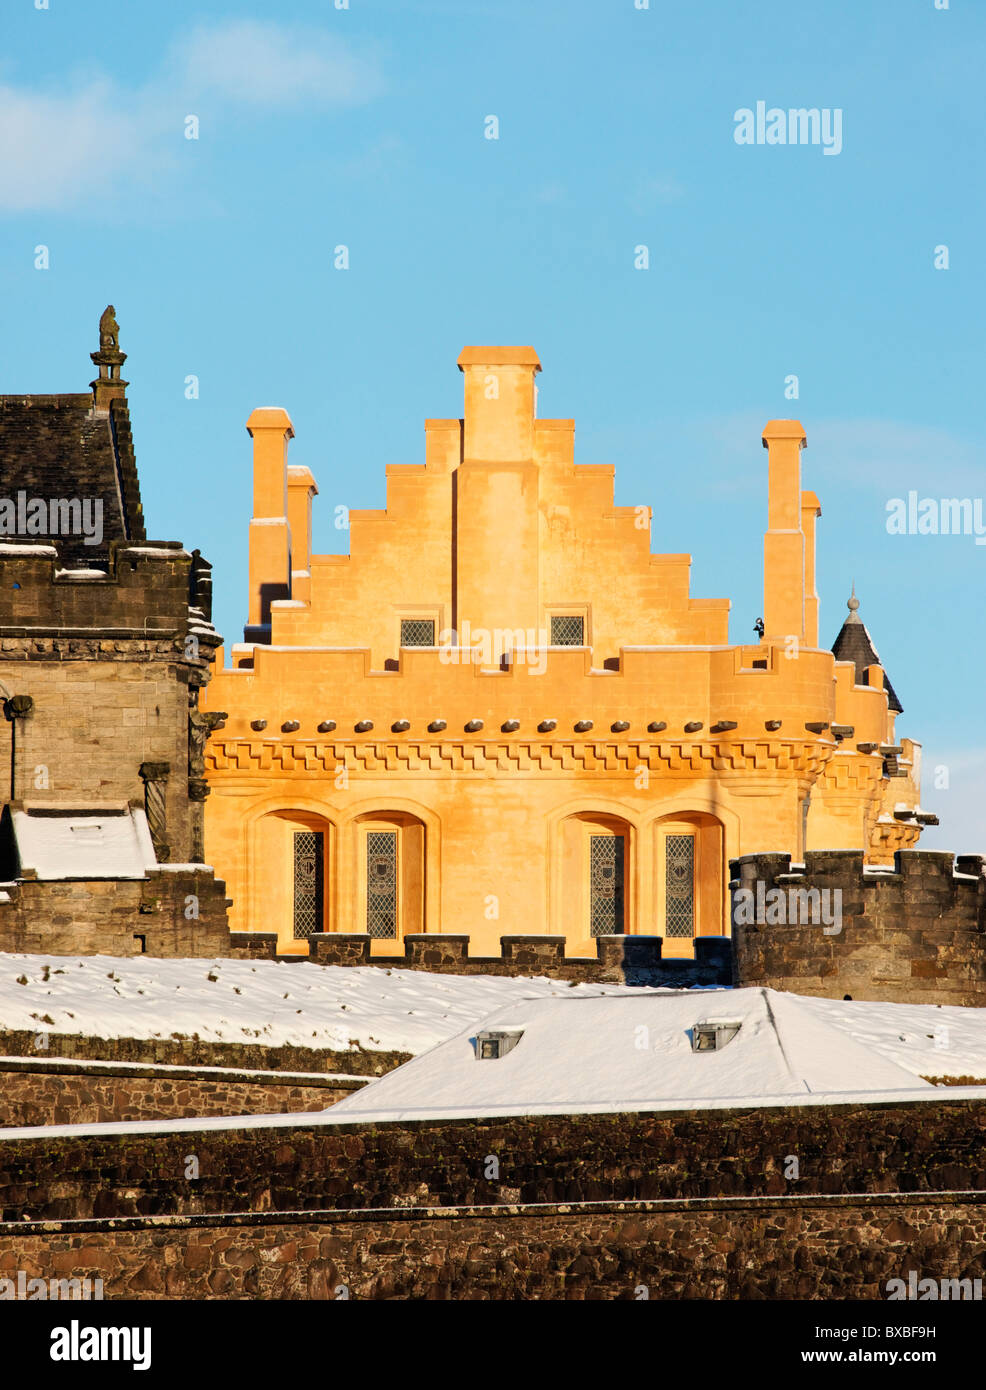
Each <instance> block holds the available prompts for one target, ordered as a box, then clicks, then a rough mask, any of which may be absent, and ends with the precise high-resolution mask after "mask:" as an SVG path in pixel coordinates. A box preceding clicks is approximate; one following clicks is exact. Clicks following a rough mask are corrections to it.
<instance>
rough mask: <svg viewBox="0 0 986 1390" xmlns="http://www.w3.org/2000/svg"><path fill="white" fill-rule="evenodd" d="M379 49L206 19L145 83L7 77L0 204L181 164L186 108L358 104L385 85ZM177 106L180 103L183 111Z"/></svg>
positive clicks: (67, 198)
mask: <svg viewBox="0 0 986 1390" xmlns="http://www.w3.org/2000/svg"><path fill="white" fill-rule="evenodd" d="M383 85H384V84H383V77H382V73H381V70H380V67H379V64H378V63H377V61H376V60H375V58H373V57H370V56H365V55H361V54H359V53H357V52H356V51H355V49H353V48H352V47H351V46H350V45H348V44H347V43H346V42H345V41H344V40H342V39H340V38H337V37H336V36H334V35H332V34H329V33H327V32H326V31H324V30H320V29H314V28H305V27H298V26H292V25H280V24H275V23H259V22H255V21H234V22H230V23H225V24H212V25H202V26H199V27H198V28H196V29H195V30H193V31H192V33H191V34H190V35H189V36H188V37H187V38H185V39H182V40H180V41H179V42H178V43H176V44H175V45H174V47H173V48H172V49H171V50H170V51H169V53H168V54H167V55H166V56H165V57H164V59H163V60H162V64H161V68H160V70H159V71H158V72H157V73H155V74H153V75H152V76H151V77H150V78H149V79H148V81H147V82H146V83H144V84H143V85H142V86H139V87H136V88H134V87H126V86H124V85H123V84H121V83H119V82H117V81H114V80H113V79H111V78H110V77H108V76H101V77H96V78H94V77H93V76H92V74H91V71H89V72H87V73H86V75H85V76H84V77H80V78H78V79H76V80H75V81H74V82H72V81H69V82H68V83H63V84H61V85H60V86H59V87H58V88H57V89H53V88H50V87H48V88H40V87H34V88H31V87H26V86H17V85H14V84H13V83H11V82H7V83H0V167H2V169H3V177H2V179H0V211H6V212H11V213H23V212H48V211H63V210H65V209H68V208H75V207H80V206H85V205H91V204H93V203H96V202H98V201H99V200H100V199H104V198H106V197H108V196H110V195H112V194H113V193H115V192H117V191H119V190H122V189H127V188H133V187H134V186H135V185H137V186H140V185H142V184H143V185H146V186H151V185H152V184H153V182H154V179H155V177H156V176H159V175H160V174H161V173H162V172H163V171H165V170H166V169H167V168H168V167H169V166H171V165H177V164H178V159H177V155H176V143H177V141H178V139H180V138H181V131H182V126H181V121H182V120H183V118H184V116H185V114H186V113H198V112H201V111H202V110H203V106H204V105H209V106H210V107H215V105H216V104H221V105H224V106H227V107H230V108H235V107H239V108H241V109H243V108H246V109H252V110H254V111H261V110H267V111H273V110H282V111H286V112H288V111H291V110H295V109H297V108H298V106H299V105H300V104H301V103H303V104H304V108H305V110H306V111H308V110H311V109H312V108H313V107H324V108H331V107H341V106H352V105H356V104H358V103H362V102H365V101H370V100H372V99H373V98H374V97H375V96H377V95H378V94H379V93H380V92H381V91H382V90H383ZM176 112H177V113H178V114H177V115H176Z"/></svg>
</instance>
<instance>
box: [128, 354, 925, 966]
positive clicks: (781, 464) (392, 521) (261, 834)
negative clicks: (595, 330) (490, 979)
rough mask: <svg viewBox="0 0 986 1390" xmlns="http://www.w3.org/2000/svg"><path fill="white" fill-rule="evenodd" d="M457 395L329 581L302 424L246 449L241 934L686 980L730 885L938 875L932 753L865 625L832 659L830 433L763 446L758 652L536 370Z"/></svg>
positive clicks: (235, 704)
mask: <svg viewBox="0 0 986 1390" xmlns="http://www.w3.org/2000/svg"><path fill="white" fill-rule="evenodd" d="M458 365H459V368H460V370H461V371H462V373H463V375H464V379H465V408H464V413H463V418H462V419H461V420H428V421H426V424H425V456H424V462H423V463H419V464H395V465H390V466H388V468H387V506H386V510H384V511H377V510H366V511H354V512H352V513H351V516H350V540H351V553H350V554H349V555H313V554H312V553H311V550H312V546H311V509H312V503H313V499H314V497H315V496H316V493H317V488H316V484H315V480H314V478H313V477H312V475H311V473H310V472H309V470H308V469H307V468H304V467H296V466H292V465H290V464H289V463H288V457H287V454H288V441H289V440H290V439H291V437H292V435H293V429H292V425H291V421H290V419H289V417H288V415H287V414H286V413H285V412H284V411H283V410H281V409H258V410H255V411H254V412H253V414H252V415H251V416H250V419H249V421H248V422H247V428H248V430H249V432H250V434H251V436H252V439H253V498H254V504H253V520H252V522H251V525H250V580H249V583H250V592H249V613H248V623H247V626H246V630H245V638H246V640H245V642H244V643H243V644H241V645H237V646H235V647H234V648H233V651H232V666H231V668H228V669H223V662H222V657H221V654H220V653H217V666H216V671H215V676H214V679H213V681H212V684H211V686H209V688H208V690H207V691H205V692H204V702H205V703H206V704H207V706H208V708H209V709H210V710H213V711H215V716H214V717H215V719H216V720H217V721H218V720H219V719H220V716H221V714H222V712H228V716H227V718H226V722H225V727H224V728H223V729H222V731H221V732H220V733H217V735H216V736H215V737H214V738H213V739H212V740H211V741H210V743H209V746H208V750H207V752H206V768H207V775H208V779H209V782H210V785H211V788H212V793H213V794H212V796H211V797H210V799H209V801H208V803H207V805H206V838H207V843H208V853H209V859H210V862H212V863H214V864H215V865H216V866H217V870H218V871H219V872H220V873H221V874H222V875H223V877H224V879H225V881H226V882H227V884H228V885H229V891H230V895H231V897H232V899H233V909H232V918H233V921H234V924H235V926H236V927H237V928H238V929H239V930H241V931H243V930H245V931H253V932H266V933H274V932H276V933H277V949H278V950H279V951H281V952H291V951H297V952H307V951H308V948H309V940H310V938H311V937H312V936H313V935H322V934H326V933H347V934H353V933H355V934H356V935H357V937H361V938H366V937H368V939H369V943H370V948H371V951H372V953H373V954H377V955H387V956H393V955H395V954H399V952H400V950H401V941H402V939H403V938H405V937H407V936H410V935H413V934H417V933H422V932H423V933H455V934H459V935H462V934H465V935H467V936H468V937H469V940H470V950H471V951H473V952H475V953H476V954H486V955H489V954H496V953H498V952H499V943H500V937H501V935H503V934H508V935H509V934H516V933H526V934H530V933H548V934H552V935H556V936H558V937H561V938H564V942H565V948H566V950H567V951H568V952H569V953H571V954H577V953H579V952H584V951H586V949H587V948H591V945H592V942H593V938H598V937H601V936H612V935H614V934H615V935H620V934H640V935H648V936H653V935H656V936H659V937H660V938H661V939H662V945H663V952H664V955H665V956H688V955H691V954H692V953H693V951H694V949H695V942H696V940H697V939H701V938H702V937H722V936H723V935H725V934H728V932H729V926H730V912H729V893H728V882H729V869H728V865H729V861H730V860H734V859H737V858H739V857H740V856H743V855H745V854H748V853H752V852H757V853H764V852H776V853H781V854H785V853H786V854H789V855H792V856H793V857H794V858H795V860H796V861H798V860H800V859H802V858H803V856H804V854H805V852H806V850H813V849H820V848H824V849H835V850H839V849H844V850H855V851H860V852H861V853H862V855H863V857H864V858H865V860H866V862H867V863H869V864H873V865H887V864H890V863H891V862H892V860H893V856H894V853H895V851H897V850H899V849H903V848H907V847H910V846H913V845H914V844H915V843H916V841H917V839H918V836H919V834H920V831H921V828H922V824H923V823H927V822H928V821H929V820H933V819H934V818H933V817H929V816H926V815H925V814H924V813H923V812H921V810H920V802H919V772H920V763H919V755H920V747H919V745H918V744H916V743H914V742H912V741H911V740H910V739H901V740H898V738H897V735H896V732H895V724H896V720H897V717H898V715H899V714H900V712H901V707H900V703H899V701H898V699H897V696H896V693H895V692H894V690H893V688H892V686H891V685H890V683H889V681H888V679H887V677H886V675H885V673H884V671H883V669H882V667H881V665H880V663H879V659H878V657H877V654H876V651H875V648H874V647H873V644H872V641H871V640H870V638H869V635H868V633H867V631H866V629H865V627H864V626H863V624H862V622H861V621H860V619H859V615H858V612H857V611H856V610H857V608H858V604H857V602H856V600H855V597H854V598H853V599H852V600H851V601H850V615H849V618H848V619H847V621H846V623H845V625H844V626H843V628H842V630H841V632H840V633H839V635H838V637H837V639H836V642H835V646H834V648H832V649H831V650H830V649H829V648H827V647H825V646H823V645H821V644H820V641H819V614H818V598H817V596H816V592H815V527H816V523H817V520H818V517H819V516H820V513H821V509H820V506H819V502H818V499H817V497H816V496H815V494H814V493H813V492H811V491H806V490H804V489H803V488H802V484H801V451H802V448H803V447H804V445H805V432H804V429H803V428H802V426H801V425H800V424H799V423H798V422H797V421H796V420H771V421H769V422H768V424H767V425H766V426H765V428H764V431H763V443H764V446H765V447H766V449H767V475H768V476H767V497H768V529H767V533H766V537H765V541H764V611H763V619H762V622H760V623H758V625H757V628H758V632H757V638H756V640H752V641H750V642H745V643H739V644H735V643H731V642H730V640H729V635H728V625H727V619H728V612H729V602H728V600H727V599H698V598H693V597H692V596H691V594H690V592H689V565H690V557H689V556H688V555H685V554H673V555H655V554H652V553H651V549H650V511H649V509H648V508H646V507H618V506H615V505H614V476H613V468H612V467H610V466H605V467H603V466H585V465H577V464H576V463H575V462H574V456H573V443H574V425H573V422H572V421H571V420H543V419H539V418H537V414H536V408H535V407H536V390H535V376H536V374H537V372H539V371H540V363H539V361H538V358H537V356H536V354H535V353H534V351H533V349H531V348H529V347H469V348H466V349H465V350H464V351H463V353H462V354H461V356H460V357H459V360H458ZM129 553H130V552H126V554H127V555H129ZM139 558H140V557H139V556H138V559H139ZM128 563H129V561H128ZM761 628H762V631H760V630H759V629H761ZM195 671H196V680H198V671H199V668H198V667H196V668H195ZM159 756H160V757H162V758H164V757H165V756H166V754H165V753H164V752H163V751H162V752H161V753H160V755H159ZM172 756H174V755H172ZM323 939H324V938H323Z"/></svg>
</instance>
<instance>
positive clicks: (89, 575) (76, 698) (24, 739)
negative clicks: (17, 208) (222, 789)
mask: <svg viewBox="0 0 986 1390" xmlns="http://www.w3.org/2000/svg"><path fill="white" fill-rule="evenodd" d="M99 338H100V343H99V350H98V352H94V353H92V354H91V356H92V360H93V362H94V363H95V364H96V366H97V368H98V374H97V377H96V379H95V381H93V382H92V383H91V387H90V390H89V391H86V392H81V393H77V394H71V395H52V396H46V395H43V396H38V395H36V396H0V532H2V534H0V696H2V700H3V712H4V715H5V723H4V724H3V725H0V727H2V728H5V730H6V733H5V735H4V736H3V746H2V751H0V775H2V776H3V778H4V781H5V789H6V791H5V806H4V812H3V822H2V826H0V860H2V862H0V879H3V880H5V881H4V882H2V883H0V949H3V950H8V951H43V952H53V953H56V954H65V953H74V952H80V953H86V952H99V951H103V952H107V953H110V954H114V955H129V954H132V953H139V952H142V951H147V952H149V953H151V954H154V955H178V956H190V955H212V954H216V953H217V952H220V951H221V952H223V953H227V952H228V951H229V949H230V942H229V932H228V928H227V925H226V906H227V904H226V896H225V887H224V885H223V884H222V883H221V882H219V881H217V879H216V878H215V875H214V874H213V872H212V870H211V869H208V868H207V867H206V866H205V865H204V863H203V860H204V848H203V838H202V837H203V815H202V812H203V806H204V802H205V797H206V795H207V794H208V785H207V783H206V781H205V777H204V771H205V768H204V758H203V753H204V748H205V742H206V739H207V737H208V735H209V732H210V730H211V729H212V728H213V727H214V726H215V725H216V724H217V723H220V722H221V716H220V715H219V714H216V713H212V714H205V713H203V712H202V711H200V709H199V693H200V691H201V690H202V688H203V687H204V686H205V684H206V683H207V682H208V680H209V678H210V674H211V663H212V655H213V652H214V651H215V649H216V647H217V646H218V645H219V643H220V641H221V639H220V637H219V635H218V633H217V632H216V631H215V629H214V628H213V626H212V623H211V621H210V615H211V602H212V600H211V585H212V581H211V578H210V566H209V565H208V563H207V562H206V561H205V560H203V559H202V558H201V556H200V555H199V553H198V551H192V552H191V553H189V552H188V551H186V550H184V549H183V548H182V546H181V544H180V543H179V542H175V541H166V542H159V541H148V540H147V538H146V532H145V528H144V518H143V513H142V510H141V505H140V488H139V484H138V479H137V467H136V463H135V461H134V449H133V439H132V436H131V430H130V416H129V412H128V409H127V400H126V394H125V393H126V387H127V382H125V381H124V380H123V379H122V377H121V375H120V372H121V369H122V367H123V363H124V362H125V360H126V353H124V352H121V351H120V345H119V329H118V326H117V322H116V318H115V315H114V311H113V308H112V306H110V307H109V308H107V310H106V311H105V313H104V314H103V316H102V319H101V320H100V325H99Z"/></svg>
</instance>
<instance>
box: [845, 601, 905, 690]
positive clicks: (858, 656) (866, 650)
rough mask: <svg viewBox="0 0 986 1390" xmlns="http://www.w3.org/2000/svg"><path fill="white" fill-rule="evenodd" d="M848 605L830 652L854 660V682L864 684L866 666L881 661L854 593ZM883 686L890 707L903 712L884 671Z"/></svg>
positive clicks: (878, 664) (877, 663) (878, 663)
mask: <svg viewBox="0 0 986 1390" xmlns="http://www.w3.org/2000/svg"><path fill="white" fill-rule="evenodd" d="M849 605H850V607H849V617H848V618H847V619H846V621H845V622H844V623H843V624H842V628H841V630H840V632H839V635H838V637H837V638H836V639H835V641H834V642H833V644H832V654H833V655H834V657H835V659H836V661H852V662H854V663H855V666H856V684H857V685H865V684H866V668H867V666H882V665H883V662H882V661H881V660H880V657H879V655H878V653H877V650H876V647H874V645H873V639H872V637H871V636H870V634H869V632H868V631H867V628H866V624H865V623H864V622H863V621H862V619H861V618H860V617H859V615H858V613H857V612H856V609H857V608H858V607H859V600H858V599H857V598H856V597H855V595H854V596H853V598H851V599H850V600H849ZM854 605H855V606H854ZM883 688H884V690H885V691H886V692H887V698H888V702H889V705H890V708H891V709H892V710H893V711H894V712H895V713H896V714H903V712H904V706H903V705H902V704H901V702H900V700H899V699H898V698H897V692H896V691H895V690H894V688H893V686H892V685H891V684H890V677H889V676H888V675H887V673H886V671H884V673H883Z"/></svg>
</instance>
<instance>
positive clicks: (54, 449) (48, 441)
mask: <svg viewBox="0 0 986 1390" xmlns="http://www.w3.org/2000/svg"><path fill="white" fill-rule="evenodd" d="M20 491H23V492H24V493H25V494H26V496H27V498H28V499H30V498H35V497H38V498H42V499H44V500H45V501H46V502H47V501H50V500H51V499H52V498H67V499H72V498H79V499H80V500H81V499H90V500H91V501H93V502H94V501H95V499H97V498H99V499H100V500H101V501H102V504H103V505H102V531H103V535H102V539H101V542H100V544H98V545H86V544H85V539H84V537H83V536H81V535H79V536H74V535H73V536H58V537H53V538H51V539H52V541H53V542H54V543H55V544H56V545H57V546H58V549H59V553H60V556H61V557H62V558H63V559H64V560H65V561H66V562H67V563H68V564H85V563H91V562H92V561H93V560H98V559H102V558H105V557H106V555H107V554H108V550H109V542H110V541H113V540H130V541H142V540H145V539H146V534H145V530H144V518H143V512H142V509H141V505H140V484H139V482H138V479H137V465H136V461H135V459H134V452H133V436H132V433H131V428H130V412H129V411H128V409H127V405H126V401H124V400H115V401H113V402H112V404H111V406H110V409H109V411H108V412H106V411H101V412H99V413H98V414H97V413H95V412H94V410H93V397H92V393H91V392H89V391H87V392H85V393H79V394H71V395H57V396H0V498H3V499H7V498H9V499H11V500H12V501H15V502H16V499H17V494H18V493H19V492H20ZM0 539H2V540H3V541H4V542H6V543H10V542H11V541H18V540H25V541H28V542H33V543H35V544H38V543H39V542H40V543H45V542H47V541H48V537H46V536H45V535H33V536H30V535H29V536H23V537H22V536H20V535H16V536H10V535H7V536H3V537H0Z"/></svg>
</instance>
